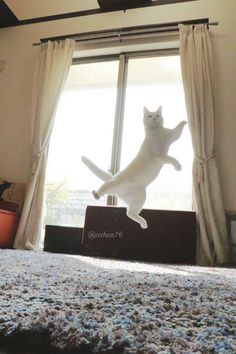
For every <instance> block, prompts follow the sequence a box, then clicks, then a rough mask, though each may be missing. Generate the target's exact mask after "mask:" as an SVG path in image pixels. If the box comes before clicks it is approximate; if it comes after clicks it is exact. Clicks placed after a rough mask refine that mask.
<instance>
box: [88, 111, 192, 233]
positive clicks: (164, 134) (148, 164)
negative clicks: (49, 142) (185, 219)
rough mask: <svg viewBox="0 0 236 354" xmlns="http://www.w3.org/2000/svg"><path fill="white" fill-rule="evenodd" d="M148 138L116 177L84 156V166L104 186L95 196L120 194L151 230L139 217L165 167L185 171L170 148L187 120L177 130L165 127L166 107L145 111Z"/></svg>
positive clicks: (131, 212) (133, 215) (136, 217)
mask: <svg viewBox="0 0 236 354" xmlns="http://www.w3.org/2000/svg"><path fill="white" fill-rule="evenodd" d="M143 113H144V117H143V123H144V128H145V138H144V141H143V143H142V145H141V147H140V150H139V152H138V154H137V156H136V157H135V158H134V159H133V161H131V162H130V164H129V165H128V166H127V167H126V168H125V169H124V170H122V171H120V172H118V173H117V174H116V175H114V176H113V175H111V174H110V173H108V172H105V171H103V170H101V169H100V168H98V167H97V166H96V165H95V164H94V163H93V162H92V161H90V160H89V159H88V158H87V157H84V156H83V157H82V158H81V159H82V161H83V162H84V164H85V165H86V166H87V167H88V168H89V169H90V170H91V171H92V172H93V173H94V174H95V175H96V176H97V177H98V178H100V179H101V180H103V181H104V183H103V184H102V185H101V187H100V188H99V189H98V190H97V191H93V192H92V193H93V196H94V197H95V198H96V199H99V198H100V197H102V196H103V195H104V194H110V195H116V196H118V197H119V198H120V199H122V200H123V201H124V202H125V203H126V204H127V216H128V217H129V218H131V219H132V220H134V221H136V222H137V223H139V224H140V226H141V227H142V228H143V229H146V228H147V226H148V225H147V222H146V220H145V219H144V218H143V217H141V216H140V215H139V213H140V211H141V210H142V207H143V205H144V202H145V200H146V187H147V186H148V185H149V184H150V183H151V182H152V181H153V180H154V179H155V178H156V177H157V175H158V174H159V172H160V170H161V168H162V166H163V165H164V164H165V163H167V164H171V165H173V166H174V168H175V169H176V170H177V171H180V170H181V165H180V163H179V162H178V161H177V160H176V159H175V158H174V157H172V156H169V155H168V154H167V153H168V150H169V147H170V145H171V144H172V143H173V142H174V141H176V140H177V139H179V137H180V135H181V133H182V130H183V127H184V125H185V124H186V123H187V122H186V121H182V122H180V123H179V124H178V125H177V126H176V127H175V128H174V129H167V128H164V127H163V117H162V107H161V106H160V107H159V108H158V109H157V111H156V112H150V111H149V110H148V109H147V108H146V107H144V109H143Z"/></svg>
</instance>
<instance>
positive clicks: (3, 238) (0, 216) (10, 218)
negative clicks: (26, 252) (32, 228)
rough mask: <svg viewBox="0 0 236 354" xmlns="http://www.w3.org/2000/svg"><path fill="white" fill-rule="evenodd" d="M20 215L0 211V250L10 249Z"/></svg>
mask: <svg viewBox="0 0 236 354" xmlns="http://www.w3.org/2000/svg"><path fill="white" fill-rule="evenodd" d="M19 220H20V214H18V213H15V212H12V211H8V210H3V209H0V248H12V247H13V242H14V238H15V234H16V230H17V227H18V224H19Z"/></svg>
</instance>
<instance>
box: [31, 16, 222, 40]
mask: <svg viewBox="0 0 236 354" xmlns="http://www.w3.org/2000/svg"><path fill="white" fill-rule="evenodd" d="M204 23H205V24H207V25H208V26H218V24H219V23H218V22H210V23H209V19H208V18H202V19H195V20H189V21H179V22H167V23H162V24H156V25H144V26H133V27H123V28H117V29H108V30H104V31H94V32H84V33H75V34H68V35H63V36H57V37H48V38H40V42H39V43H33V46H37V45H40V44H41V43H45V42H48V41H59V40H63V39H67V38H70V39H74V40H75V41H76V42H90V41H96V40H99V41H101V40H105V41H108V40H109V39H110V40H114V39H120V40H122V39H125V38H128V39H131V38H134V37H135V36H136V38H137V36H139V35H146V36H149V35H151V36H153V35H155V34H160V33H170V32H177V31H179V27H178V26H179V24H184V25H193V26H194V25H197V24H204Z"/></svg>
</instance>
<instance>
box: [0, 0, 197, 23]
mask: <svg viewBox="0 0 236 354" xmlns="http://www.w3.org/2000/svg"><path fill="white" fill-rule="evenodd" d="M186 1H196V0H46V1H45V0H44V1H41V0H0V28H3V27H9V26H19V25H24V24H30V23H36V22H45V21H52V20H57V19H63V18H71V17H79V16H86V15H87V16H88V15H93V14H98V13H104V12H110V11H118V10H126V9H132V8H138V7H146V6H157V5H166V4H173V3H178V2H186ZM42 3H43V5H42Z"/></svg>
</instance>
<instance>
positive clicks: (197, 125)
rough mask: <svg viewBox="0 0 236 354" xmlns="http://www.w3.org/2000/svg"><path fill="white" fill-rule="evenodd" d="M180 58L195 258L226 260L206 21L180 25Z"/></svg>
mask: <svg viewBox="0 0 236 354" xmlns="http://www.w3.org/2000/svg"><path fill="white" fill-rule="evenodd" d="M180 58H181V66H182V77H183V84H184V91H185V101H186V108H187V113H188V123H189V128H190V131H191V136H192V143H193V149H194V154H195V158H194V163H193V189H194V202H195V208H196V214H197V221H198V228H199V230H198V231H199V234H198V243H197V261H198V263H199V264H202V265H220V264H224V263H227V262H228V261H229V244H228V239H227V228H226V219H225V211H224V206H223V198H222V193H221V188H220V179H219V175H218V168H217V163H216V158H215V152H214V102H213V90H212V75H211V67H212V65H213V64H212V57H211V46H210V34H209V30H208V27H207V25H206V24H200V25H195V26H185V25H180Z"/></svg>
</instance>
